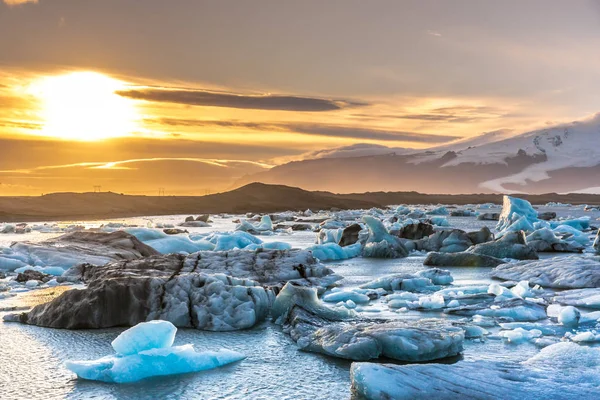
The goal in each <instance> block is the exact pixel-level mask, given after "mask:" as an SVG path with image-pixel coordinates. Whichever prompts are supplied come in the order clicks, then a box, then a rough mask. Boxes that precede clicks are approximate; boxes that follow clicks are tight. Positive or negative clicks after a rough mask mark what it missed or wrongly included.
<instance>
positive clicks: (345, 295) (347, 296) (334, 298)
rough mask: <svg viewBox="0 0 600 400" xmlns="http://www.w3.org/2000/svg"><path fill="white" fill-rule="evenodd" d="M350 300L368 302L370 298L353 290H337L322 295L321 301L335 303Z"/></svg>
mask: <svg viewBox="0 0 600 400" xmlns="http://www.w3.org/2000/svg"><path fill="white" fill-rule="evenodd" d="M348 300H352V301H353V302H355V303H358V304H364V303H368V302H369V301H370V300H371V299H370V298H369V296H367V295H366V294H362V293H358V292H356V291H353V290H339V291H337V292H332V293H329V294H326V295H325V296H323V301H326V302H328V303H337V302H338V301H344V302H345V301H348Z"/></svg>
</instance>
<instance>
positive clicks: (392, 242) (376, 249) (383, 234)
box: [363, 215, 408, 258]
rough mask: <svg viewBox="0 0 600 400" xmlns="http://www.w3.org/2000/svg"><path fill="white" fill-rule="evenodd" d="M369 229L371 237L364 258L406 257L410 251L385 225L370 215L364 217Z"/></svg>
mask: <svg viewBox="0 0 600 400" xmlns="http://www.w3.org/2000/svg"><path fill="white" fill-rule="evenodd" d="M363 222H364V223H365V224H366V225H367V227H368V228H369V237H368V239H367V242H366V244H365V247H364V248H363V256H365V257H371V258H399V257H406V256H407V255H408V251H407V250H406V248H405V247H404V245H403V244H402V242H401V241H400V239H399V238H397V237H395V236H392V235H390V233H389V232H388V230H387V229H386V228H385V226H384V225H383V223H382V222H381V221H380V220H378V219H377V218H374V217H371V216H370V215H365V216H363Z"/></svg>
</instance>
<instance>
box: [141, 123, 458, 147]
mask: <svg viewBox="0 0 600 400" xmlns="http://www.w3.org/2000/svg"><path fill="white" fill-rule="evenodd" d="M146 123H152V124H160V125H168V126H186V127H190V126H198V127H210V126H218V127H228V128H242V129H252V130H259V131H261V132H269V131H270V132H273V133H276V132H281V131H286V132H292V133H298V134H308V135H317V136H328V137H341V138H354V139H372V140H381V141H398V142H415V143H443V142H448V141H451V140H456V139H459V138H460V136H450V135H429V134H424V133H418V132H407V131H396V130H381V129H371V128H361V127H353V126H340V125H330V124H322V123H302V122H300V123H296V122H265V123H263V122H248V121H238V120H193V119H174V118H159V119H150V120H146Z"/></svg>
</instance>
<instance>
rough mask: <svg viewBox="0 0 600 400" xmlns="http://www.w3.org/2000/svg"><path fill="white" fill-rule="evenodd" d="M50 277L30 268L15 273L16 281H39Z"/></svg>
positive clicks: (46, 280) (47, 279) (44, 280)
mask: <svg viewBox="0 0 600 400" xmlns="http://www.w3.org/2000/svg"><path fill="white" fill-rule="evenodd" d="M50 279H52V276H50V275H47V274H43V273H41V272H39V271H34V270H32V269H28V270H26V271H25V272H20V273H19V274H18V275H17V282H20V283H25V282H27V281H40V282H48V281H49V280H50Z"/></svg>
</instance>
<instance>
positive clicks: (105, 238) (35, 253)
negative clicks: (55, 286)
mask: <svg viewBox="0 0 600 400" xmlns="http://www.w3.org/2000/svg"><path fill="white" fill-rule="evenodd" d="M158 254H159V253H158V252H157V251H156V250H155V249H153V248H152V247H150V246H148V245H146V244H144V243H142V242H141V241H139V240H138V239H137V238H136V237H135V236H133V235H130V234H129V233H127V232H124V231H115V232H112V233H104V232H88V231H85V232H73V233H68V234H65V235H62V236H59V237H57V238H53V239H49V240H46V241H44V242H40V243H28V242H15V243H13V244H12V245H11V247H10V249H4V250H2V252H1V253H0V268H1V269H10V270H14V269H16V268H19V267H23V266H25V265H31V266H39V267H60V268H63V269H68V268H70V267H72V266H74V265H77V264H81V263H91V264H96V265H104V264H106V263H107V262H110V261H115V260H135V259H139V258H142V257H149V256H153V255H158ZM15 260H17V261H15ZM18 261H20V262H18Z"/></svg>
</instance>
